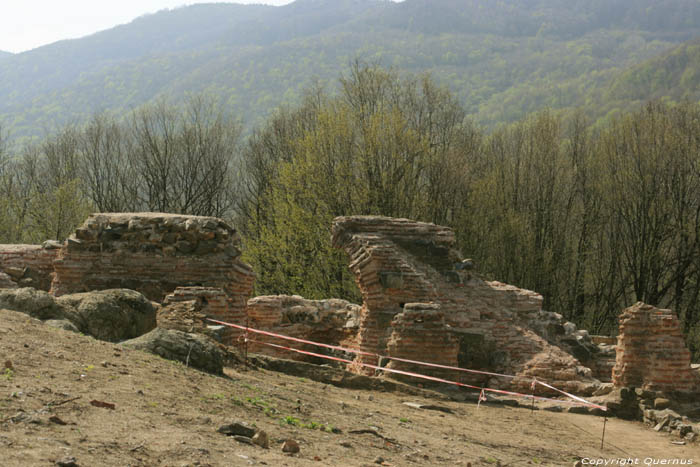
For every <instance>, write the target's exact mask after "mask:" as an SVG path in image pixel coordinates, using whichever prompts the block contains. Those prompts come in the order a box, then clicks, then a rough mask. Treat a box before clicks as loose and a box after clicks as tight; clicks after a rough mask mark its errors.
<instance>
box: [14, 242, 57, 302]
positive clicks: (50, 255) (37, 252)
mask: <svg viewBox="0 0 700 467" xmlns="http://www.w3.org/2000/svg"><path fill="white" fill-rule="evenodd" d="M59 247H60V245H59V244H58V243H57V242H51V241H47V242H45V243H44V244H43V245H0V288H16V287H33V288H35V289H39V290H44V291H48V290H49V289H50V287H51V280H52V278H53V272H54V269H53V262H54V260H55V259H56V256H57V255H58V251H59V250H58V248H59Z"/></svg>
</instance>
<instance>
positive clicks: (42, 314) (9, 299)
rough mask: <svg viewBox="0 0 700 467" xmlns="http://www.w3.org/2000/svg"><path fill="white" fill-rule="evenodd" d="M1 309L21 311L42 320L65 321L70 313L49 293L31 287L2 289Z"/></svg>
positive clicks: (0, 293) (0, 291)
mask: <svg viewBox="0 0 700 467" xmlns="http://www.w3.org/2000/svg"><path fill="white" fill-rule="evenodd" d="M0 309H5V310H12V311H19V312H21V313H26V314H28V315H29V316H31V317H33V318H37V319H40V320H47V319H64V318H66V316H67V312H68V311H70V310H68V309H67V308H66V307H64V306H61V305H60V304H57V303H56V300H55V299H54V297H52V296H51V295H49V294H48V293H46V292H44V291H42V290H36V289H33V288H29V287H23V288H21V289H0Z"/></svg>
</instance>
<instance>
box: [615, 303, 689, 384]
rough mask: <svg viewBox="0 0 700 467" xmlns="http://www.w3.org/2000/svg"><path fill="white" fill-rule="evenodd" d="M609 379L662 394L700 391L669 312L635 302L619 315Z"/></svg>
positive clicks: (675, 318)
mask: <svg viewBox="0 0 700 467" xmlns="http://www.w3.org/2000/svg"><path fill="white" fill-rule="evenodd" d="M612 379H613V384H614V385H615V386H633V387H638V388H642V389H647V390H651V391H658V392H663V393H673V392H688V393H692V392H695V391H698V390H700V387H699V386H698V378H697V376H696V375H695V374H694V373H693V370H692V368H691V366H690V351H689V350H688V349H687V348H686V346H685V341H684V340H683V334H682V332H681V328H680V323H679V321H678V317H677V316H676V314H675V313H674V312H673V311H671V310H664V309H659V308H655V307H653V306H651V305H647V304H645V303H642V302H638V303H636V304H635V305H633V306H631V307H629V308H627V309H625V310H624V311H623V312H622V314H621V315H620V334H619V335H618V338H617V358H616V362H615V367H614V368H613V373H612Z"/></svg>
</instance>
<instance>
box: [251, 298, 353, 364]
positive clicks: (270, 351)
mask: <svg viewBox="0 0 700 467" xmlns="http://www.w3.org/2000/svg"><path fill="white" fill-rule="evenodd" d="M360 310H361V307H360V306H359V305H355V304H353V303H350V302H348V301H345V300H340V299H329V300H307V299H305V298H302V297H300V296H298V295H293V296H289V295H266V296H260V297H255V298H251V299H250V300H248V316H249V319H250V322H249V325H250V327H253V328H258V329H263V330H266V331H272V332H276V333H279V334H283V335H286V336H291V337H298V338H302V339H308V340H312V341H315V342H321V343H324V344H330V345H340V346H343V347H355V339H356V337H357V330H358V324H359V315H360ZM265 342H270V343H273V344H279V345H288V344H289V341H286V340H282V339H276V338H272V337H265ZM295 347H296V348H301V349H304V350H310V351H312V352H316V353H323V352H324V351H325V350H324V349H321V348H319V347H315V346H307V345H303V344H302V345H300V344H295ZM249 350H250V351H251V352H258V353H264V354H267V355H272V356H277V357H283V358H289V359H293V360H298V361H315V360H318V359H317V358H315V357H309V356H304V355H302V354H299V353H295V352H290V351H286V350H281V349H276V348H273V347H269V346H265V345H262V344H256V343H250V344H249ZM334 354H338V356H342V357H345V358H350V359H352V358H353V355H345V354H342V353H334Z"/></svg>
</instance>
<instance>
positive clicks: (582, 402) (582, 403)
mask: <svg viewBox="0 0 700 467" xmlns="http://www.w3.org/2000/svg"><path fill="white" fill-rule="evenodd" d="M208 320H209V321H211V322H214V323H218V324H221V325H224V326H230V327H233V328H237V329H241V330H244V331H246V332H253V333H257V334H262V335H266V336H270V337H276V338H279V339H285V340H290V341H294V342H300V343H303V344H309V345H315V346H318V347H324V348H328V349H333V350H340V351H343V352H348V353H354V354H358V355H365V356H372V357H378V358H386V359H390V360H395V361H400V362H404V363H413V364H419V365H426V366H431V367H436V368H442V369H448V370H463V371H468V372H473V373H478V374H488V375H495V376H505V377H508V378H516V376H512V375H501V374H499V373H490V372H482V371H478V370H468V369H466V368H459V367H452V366H447V365H439V364H435V363H428V362H418V361H414V360H407V359H401V358H396V357H383V356H381V355H377V354H373V353H369V352H363V351H361V350H355V349H347V348H344V347H340V346H337V345H330V344H323V343H320V342H314V341H309V340H305V339H299V338H297V337H291V336H285V335H282V334H276V333H273V332H269V331H262V330H260V329H254V328H249V327H245V326H240V325H237V324H231V323H226V322H224V321H219V320H215V319H211V318H208ZM247 340H248V341H249V342H253V343H256V344H262V345H267V346H269V347H274V348H278V349H284V350H288V351H292V352H296V353H300V354H304V355H310V356H313V357H318V358H323V359H326V360H334V361H337V362H342V363H347V364H352V365H359V366H363V367H366V368H372V369H374V370H379V371H386V372H388V373H396V374H400V375H405V376H412V377H415V378H422V379H426V380H429V381H435V382H438V383H445V384H452V385H456V386H461V387H465V388H470V389H479V390H481V391H482V393H481V394H482V395H483V392H484V391H488V392H493V393H496V394H504V395H509V396H516V397H523V398H526V399H532V400H539V401H548V402H557V403H565V404H570V405H580V406H585V407H592V408H596V409H601V410H604V411H607V407H605V406H602V405H598V404H593V403H592V402H588V401H587V400H585V399H583V398H580V397H578V396H574V395H573V394H569V393H567V392H565V391H562V390H560V389H557V388H555V387H554V386H550V385H549V384H547V383H544V382H542V381H540V380H538V379H534V380H533V381H532V383H533V386H534V385H535V383H539V384H541V385H543V386H545V387H548V388H550V389H553V390H555V391H557V392H560V393H562V394H564V395H566V396H567V397H570V398H571V399H573V400H572V401H562V400H558V399H551V398H548V397H542V396H535V395H534V394H522V393H518V392H512V391H504V390H502V389H492V388H482V387H479V386H473V385H470V384H465V383H459V382H457V381H450V380H447V379H442V378H437V377H435V376H428V375H423V374H420V373H413V372H409V371H403V370H397V369H394V368H387V367H381V366H377V365H371V364H369V363H362V362H355V361H352V360H347V359H344V358H339V357H333V356H330V355H323V354H319V353H315V352H309V351H307V350H301V349H295V348H292V347H285V346H283V345H279V344H273V343H270V342H263V341H256V340H252V339H247ZM479 397H480V401H481V395H480V396H479Z"/></svg>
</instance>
